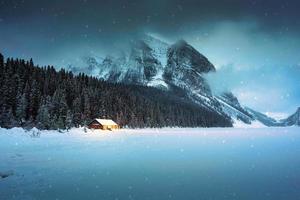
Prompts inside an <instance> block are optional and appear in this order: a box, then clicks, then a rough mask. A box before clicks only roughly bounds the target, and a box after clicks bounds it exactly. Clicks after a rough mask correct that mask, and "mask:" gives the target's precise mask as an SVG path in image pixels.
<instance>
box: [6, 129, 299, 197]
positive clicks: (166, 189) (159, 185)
mask: <svg viewBox="0 0 300 200" xmlns="http://www.w3.org/2000/svg"><path fill="white" fill-rule="evenodd" d="M0 153H1V156H0V194H1V198H0V199H5V200H6V199H22V200H23V199H25V200H29V199H39V200H40V199H49V200H50V199H64V200H65V199H72V200H73V199H75V200H76V199H105V200H106V199H114V200H115V199H162V200H163V199H164V200H165V199H178V200H179V199H228V200H229V199H230V200H231V199H246V200H247V199H249V200H250V199H258V200H259V199H264V200H266V199H272V200H274V199H275V200H276V199H297V198H298V197H299V196H300V185H299V180H300V167H299V166H300V156H299V154H300V128H297V127H290V128H256V129H251V128H209V129H201V128H199V129H198V128H195V129H193V128H163V129H135V130H130V129H123V130H118V131H91V130H88V129H87V130H86V132H85V131H84V129H82V128H80V129H71V130H70V131H69V132H63V133H60V132H57V131H40V132H39V131H38V130H36V129H33V130H31V131H25V130H23V129H21V128H14V129H10V130H7V129H0Z"/></svg>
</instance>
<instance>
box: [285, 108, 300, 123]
mask: <svg viewBox="0 0 300 200" xmlns="http://www.w3.org/2000/svg"><path fill="white" fill-rule="evenodd" d="M280 123H282V124H283V125H284V126H300V107H299V108H298V109H297V111H296V112H295V113H294V114H292V115H291V116H289V117H288V118H286V119H283V120H281V121H280Z"/></svg>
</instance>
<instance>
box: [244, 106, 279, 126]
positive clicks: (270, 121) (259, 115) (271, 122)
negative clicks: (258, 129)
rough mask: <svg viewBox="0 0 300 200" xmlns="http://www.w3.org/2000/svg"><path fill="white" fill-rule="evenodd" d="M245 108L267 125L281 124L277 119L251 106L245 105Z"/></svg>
mask: <svg viewBox="0 0 300 200" xmlns="http://www.w3.org/2000/svg"><path fill="white" fill-rule="evenodd" d="M245 110H247V112H249V113H250V114H251V115H252V116H253V118H254V119H256V120H258V121H260V122H261V123H263V124H264V125H265V126H281V124H280V122H278V121H276V120H275V119H273V118H271V117H269V116H267V115H265V114H263V113H260V112H257V111H255V110H253V109H251V108H248V107H245Z"/></svg>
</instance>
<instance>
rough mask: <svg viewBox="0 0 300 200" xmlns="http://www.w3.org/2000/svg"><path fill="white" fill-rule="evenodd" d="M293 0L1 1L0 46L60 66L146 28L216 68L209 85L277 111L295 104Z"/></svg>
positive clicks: (298, 19) (298, 96) (298, 84)
mask: <svg viewBox="0 0 300 200" xmlns="http://www.w3.org/2000/svg"><path fill="white" fill-rule="evenodd" d="M299 9H300V2H299V1H297V0H294V1H291V0H281V1H279V0H266V1H241V0H239V1H238V0H227V1H225V0H223V1H222V0H218V1H217V0H199V1H179V0H173V1H171V0H166V1H163V0H152V1H125V0H122V1H121V0H120V1H101V0H98V1H96V0H72V1H71V0H68V1H67V0H65V1H62V0H51V1H46V0H35V1H33V0H4V1H3V0H2V1H1V0H0V52H2V53H3V54H4V55H5V56H13V57H19V58H25V59H28V58H33V59H34V61H35V62H36V63H37V64H40V65H45V64H52V65H55V66H56V67H64V66H67V65H69V64H72V63H75V60H78V59H81V58H82V57H83V56H87V55H96V56H99V57H103V56H105V55H106V54H110V53H112V52H114V51H116V49H120V48H123V47H124V46H126V44H127V43H128V41H129V40H131V39H134V38H136V37H137V36H138V35H140V34H143V33H151V34H152V35H155V36H156V37H158V38H161V39H162V40H165V41H167V42H170V43H172V42H175V41H176V40H178V39H185V40H186V41H188V42H189V43H190V44H191V45H193V46H194V47H195V48H196V49H197V50H199V51H200V52H201V53H202V54H204V55H205V56H207V57H208V58H209V60H211V62H212V63H213V64H214V65H215V66H216V67H217V69H218V73H216V74H214V75H210V76H209V77H208V79H209V81H210V82H211V83H212V85H213V87H214V89H215V91H223V90H226V89H230V90H232V91H233V92H234V93H235V94H236V95H237V96H238V97H239V99H240V101H241V102H242V103H243V104H245V105H248V106H251V107H253V108H255V109H258V110H260V111H263V112H269V113H270V114H276V115H277V116H280V115H286V114H289V113H291V112H293V111H295V110H296V108H297V107H298V106H300V37H299V36H300V12H299Z"/></svg>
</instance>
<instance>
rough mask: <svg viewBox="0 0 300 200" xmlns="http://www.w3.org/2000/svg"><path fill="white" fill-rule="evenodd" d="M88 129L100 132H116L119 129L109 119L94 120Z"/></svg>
mask: <svg viewBox="0 0 300 200" xmlns="http://www.w3.org/2000/svg"><path fill="white" fill-rule="evenodd" d="M88 127H89V129H101V130H116V129H120V126H119V125H118V124H117V123H116V122H114V121H113V120H111V119H94V120H93V121H92V122H91V123H90V124H89V125H88Z"/></svg>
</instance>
